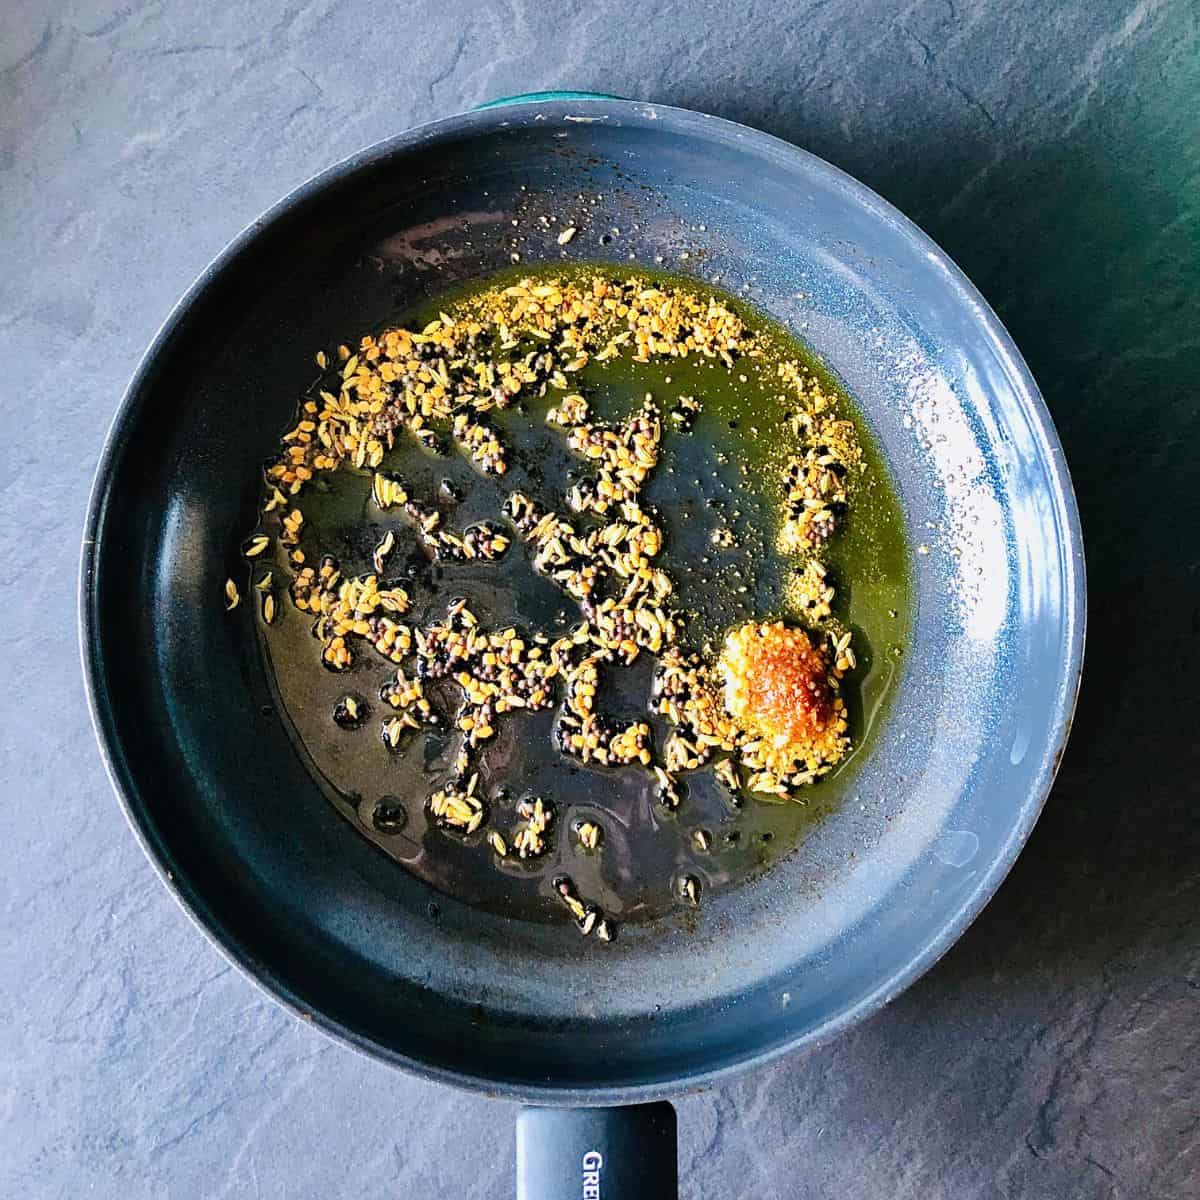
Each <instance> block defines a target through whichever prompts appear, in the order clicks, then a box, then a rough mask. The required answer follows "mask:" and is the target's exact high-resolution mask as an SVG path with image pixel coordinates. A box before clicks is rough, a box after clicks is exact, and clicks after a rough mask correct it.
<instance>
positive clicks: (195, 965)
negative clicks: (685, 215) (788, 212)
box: [0, 0, 1200, 1200]
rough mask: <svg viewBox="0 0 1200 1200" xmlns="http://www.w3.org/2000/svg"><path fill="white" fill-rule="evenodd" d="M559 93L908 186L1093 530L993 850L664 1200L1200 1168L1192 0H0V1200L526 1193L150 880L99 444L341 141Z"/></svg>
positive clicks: (1140, 1175)
mask: <svg viewBox="0 0 1200 1200" xmlns="http://www.w3.org/2000/svg"><path fill="white" fill-rule="evenodd" d="M534 87H537V88H577V89H591V90H597V91H605V92H611V93H615V94H618V95H624V96H632V97H638V98H644V99H651V100H655V101H658V102H660V103H675V104H681V105H685V106H689V107H694V108H700V109H706V110H709V111H712V112H716V113H719V114H721V115H723V116H728V117H732V118H734V119H737V120H741V121H745V122H747V123H749V124H753V125H757V126H760V127H762V128H764V129H767V130H769V131H771V132H773V133H776V134H779V135H781V136H783V137H786V138H788V139H790V140H792V141H794V142H796V143H797V144H799V145H801V146H804V147H805V148H807V149H809V150H812V151H814V152H815V153H817V154H820V155H822V156H824V157H826V158H828V159H829V160H830V161H832V162H834V163H836V164H837V165H839V166H841V167H843V168H845V169H846V170H848V171H850V172H851V173H852V174H854V175H856V176H858V177H859V178H860V179H862V180H863V181H864V182H866V183H868V184H870V185H871V186H872V187H874V188H876V189H877V190H878V191H880V192H881V193H882V194H883V195H884V196H886V197H887V198H888V199H890V200H891V201H893V202H894V203H895V204H897V205H898V206H899V207H900V208H901V209H903V210H904V211H905V212H906V213H907V214H908V215H910V216H911V217H912V218H913V219H914V220H916V221H917V222H918V223H919V224H920V225H922V226H923V227H924V228H925V229H926V230H927V231H928V232H929V233H930V234H931V235H932V236H933V237H934V238H935V239H936V240H937V241H938V242H940V243H941V245H942V246H943V247H944V248H945V249H946V250H947V251H948V252H949V253H950V254H951V256H952V257H954V258H955V259H956V260H957V261H958V262H959V263H960V264H961V265H962V267H963V268H964V269H965V270H966V272H967V274H968V275H969V276H970V277H971V278H972V279H973V280H974V281H975V282H976V284H978V286H979V287H980V288H981V289H982V291H983V292H984V294H985V295H986V296H987V297H988V298H989V300H990V301H991V303H992V304H993V305H994V307H995V308H996V309H997V311H998V312H999V313H1000V315H1001V317H1002V318H1003V320H1004V321H1005V322H1006V323H1007V324H1008V326H1009V328H1010V330H1011V331H1012V333H1013V335H1014V337H1015V339H1016V341H1017V343H1018V345H1019V346H1020V347H1021V348H1022V350H1023V352H1024V354H1025V356H1026V358H1027V359H1028V361H1029V363H1030V365H1031V367H1032V368H1033V371H1034V374H1035V375H1036V376H1037V378H1038V380H1039V382H1040V384H1041V387H1042V389H1043V391H1044V393H1045V395H1046V398H1047V400H1048V402H1049V404H1050V407H1051V409H1052V411H1053V414H1054V417H1055V420H1056V422H1057V423H1058V427H1059V430H1060V432H1061V434H1062V438H1063V441H1064V443H1065V447H1066V451H1067V456H1068V460H1069V462H1070V464H1071V467H1072V470H1073V473H1074V478H1075V484H1076V488H1077V490H1078V494H1079V500H1080V505H1081V509H1082V514H1083V523H1084V532H1085V537H1086V539H1087V549H1088V570H1089V588H1090V594H1091V614H1090V630H1089V643H1088V661H1087V666H1086V670H1085V681H1084V688H1083V694H1082V698H1081V702H1080V707H1079V714H1078V719H1077V723H1076V729H1075V734H1074V736H1073V738H1072V741H1071V744H1070V747H1069V750H1068V753H1067V756H1066V760H1065V763H1064V765H1063V769H1062V773H1061V776H1060V778H1059V782H1058V784H1057V786H1056V787H1055V789H1054V792H1053V795H1052V796H1051V798H1050V801H1049V803H1048V806H1047V808H1046V811H1045V815H1044V816H1043V817H1042V819H1041V822H1040V824H1039V825H1038V827H1037V829H1036V831H1035V832H1034V835H1033V838H1032V840H1031V842H1030V844H1029V846H1028V848H1027V849H1026V851H1025V853H1024V854H1023V855H1022V857H1021V859H1020V861H1019V862H1018V864H1017V866H1016V868H1015V869H1014V871H1013V873H1012V875H1011V876H1010V877H1009V879H1008V881H1007V882H1006V883H1005V885H1004V886H1003V888H1002V889H1001V891H1000V893H999V895H998V896H997V897H996V899H995V900H994V901H993V902H992V904H991V905H990V906H989V908H988V909H987V910H986V911H985V912H984V914H983V916H982V917H981V918H980V919H979V920H978V921H977V922H976V924H975V925H974V926H973V927H972V929H971V930H970V931H969V932H968V933H967V935H966V936H965V937H964V938H963V940H962V941H961V943H960V944H959V945H958V946H957V947H956V948H955V949H954V950H953V951H952V952H951V953H950V954H949V955H948V956H947V957H946V958H945V959H944V960H943V961H942V962H941V963H940V964H939V965H938V966H937V967H936V968H935V969H934V970H933V971H932V972H931V973H930V974H929V975H928V976H926V977H925V978H924V979H923V980H921V981H920V982H919V983H918V984H916V985H915V986H914V987H913V988H912V989H911V990H910V991H909V992H907V993H906V994H905V995H904V996H903V997H901V998H900V999H899V1000H897V1001H896V1002H895V1003H893V1004H892V1005H891V1006H890V1007H888V1008H887V1009H885V1010H884V1011H883V1012H882V1013H880V1014H879V1015H878V1016H876V1017H875V1018H874V1019H872V1020H871V1021H869V1022H868V1023H867V1024H865V1025H863V1026H862V1027H860V1028H858V1029H857V1030H855V1031H853V1032H851V1033H850V1034H848V1035H846V1036H844V1037H842V1038H841V1039H840V1040H839V1041H837V1042H835V1043H834V1044H832V1045H829V1046H826V1047H823V1048H820V1049H817V1050H815V1051H812V1052H811V1053H807V1054H804V1055H797V1056H794V1057H792V1058H789V1059H787V1060H786V1061H784V1062H782V1063H780V1064H778V1065H775V1066H773V1067H771V1068H769V1069H766V1070H762V1071H759V1072H756V1073H753V1074H749V1075H746V1076H743V1077H742V1078H740V1079H739V1080H738V1081H737V1082H735V1083H733V1084H730V1085H728V1086H724V1087H721V1088H717V1089H714V1090H712V1091H708V1092H705V1093H703V1094H700V1095H696V1096H690V1097H687V1098H684V1099H682V1100H680V1101H679V1104H678V1109H679V1117H680V1127H681V1139H682V1145H681V1168H682V1173H683V1177H684V1180H685V1184H684V1194H685V1195H686V1196H690V1197H721V1198H723V1200H725V1198H734V1197H756V1198H757V1197H768V1196H774V1195H780V1196H788V1195H806V1196H838V1197H849V1198H858V1197H863V1198H875V1197H880V1196H887V1197H890V1198H895V1200H902V1198H907V1197H913V1198H917V1197H919V1198H921V1200H950V1198H951V1197H954V1198H958V1197H964V1196H965V1197H997V1198H999V1197H1014V1198H1017V1197H1070V1198H1072V1200H1074V1198H1079V1197H1082V1198H1090V1197H1121V1198H1123V1200H1125V1198H1131V1197H1147V1198H1150V1197H1153V1198H1155V1200H1173V1198H1179V1200H1183V1198H1185V1197H1194V1196H1196V1195H1197V1194H1200V1081H1198V1074H1197V1063H1200V920H1198V918H1200V811H1198V804H1197V801H1198V800H1200V786H1198V783H1197V779H1198V778H1200V771H1198V769H1197V768H1198V766H1200V762H1198V759H1200V753H1198V751H1197V746H1198V745H1200V736H1198V734H1197V730H1198V728H1200V712H1198V711H1197V709H1198V705H1197V695H1198V693H1200V688H1198V685H1197V677H1198V674H1200V662H1198V661H1197V660H1198V648H1200V576H1198V573H1197V566H1198V564H1200V532H1198V531H1200V502H1198V500H1197V496H1198V494H1200V489H1198V488H1197V486H1196V485H1197V481H1198V476H1200V470H1198V465H1200V453H1198V451H1197V444H1198V440H1200V401H1198V398H1197V397H1198V390H1197V387H1196V383H1195V373H1196V359H1195V358H1194V357H1193V356H1194V355H1196V354H1197V352H1198V351H1200V311H1198V307H1200V305H1198V300H1197V295H1198V292H1200V99H1198V98H1200V8H1197V6H1196V5H1195V3H1194V2H1192V0H1138V2H1136V3H1132V2H1122V3H1115V2H1110V0H1076V2H1074V3H1046V2H1045V0H1011V2H1009V3H1006V4H1002V5H1000V4H993V3H988V2H987V0H913V2H912V3H908V4H905V5H900V4H898V3H894V2H893V0H884V2H881V3H876V4H862V3H857V2H855V0H824V2H812V3H799V4H794V5H784V4H768V3H755V2H754V0H726V2H725V3H720V4H718V3H714V2H713V0H700V2H697V3H693V4H691V5H683V4H667V3H653V2H644V3H639V4H633V3H631V2H630V0H617V2H615V3H593V4H583V3H577V2H574V0H562V2H560V3H556V4H553V5H550V4H539V3H536V2H535V0H512V2H511V3H501V4H479V5H474V4H471V5H451V4H434V3H429V2H427V0H418V2H417V3H414V4H410V5H406V6H396V7H390V6H382V5H370V4H366V3H363V2H361V0H338V2H337V3H334V0H262V2H261V3H258V4H255V5H248V4H240V5H235V4H228V3H217V4H213V5H206V4H183V3H180V2H178V0H173V2H166V3H164V2H161V0H62V2H61V3H50V0H10V3H8V4H5V5H3V6H0V361H2V362H3V363H4V366H5V371H4V381H5V385H6V386H5V387H4V398H3V403H2V404H0V453H2V455H3V466H2V468H0V489H2V490H0V497H2V499H0V562H3V564H4V570H3V572H2V573H0V580H2V581H3V582H0V595H2V607H0V613H2V614H3V617H2V624H0V647H2V650H0V663H2V664H3V676H4V687H3V689H2V690H0V693H2V694H0V705H2V706H3V710H2V712H0V717H2V721H0V729H2V730H3V733H2V734H0V755H2V760H0V778H2V779H3V780H4V799H5V803H4V804H3V805H2V806H0V879H2V883H0V1017H2V1019H0V1130H2V1134H0V1146H2V1151H3V1152H2V1153H0V1195H3V1196H6V1197H8V1196H11V1197H18V1196H21V1197H39V1198H40V1197H60V1196H61V1197H76V1196H79V1195H96V1196H103V1197H108V1196H113V1197H120V1198H121V1200H140V1198H142V1197H165V1196H170V1197H176V1196H181V1197H192V1196H195V1197H204V1198H206V1200H207V1198H210V1197H211V1198H216V1197H237V1198H238V1200H243V1198H247V1197H260V1196H261V1197H277V1196H278V1197H289V1198H292V1197H297V1198H306V1197H314V1198H317V1197H320V1198H328V1197H335V1196H350V1195H353V1196H355V1197H358V1198H361V1200H369V1198H372V1197H385V1196H386V1197H393V1196H413V1197H425V1196H429V1197H434V1196H441V1195H446V1196H454V1197H464V1198H466V1197H504V1196H507V1195H509V1194H511V1186H512V1185H511V1179H512V1170H513V1116H514V1109H513V1107H512V1106H511V1105H508V1104H503V1103H498V1102H489V1101H486V1100H483V1099H475V1098H473V1097H470V1096H466V1095H462V1094H459V1093H457V1092H452V1091H450V1090H448V1089H445V1088H441V1087H436V1086H432V1085H429V1084H426V1083H423V1082H419V1081H417V1080H413V1079H409V1078H407V1077H405V1076H403V1075H401V1074H398V1073H395V1072H393V1071H391V1070H388V1069H387V1068H384V1067H382V1066H379V1065H377V1064H375V1063H373V1062H370V1061H368V1060H366V1059H364V1058H362V1057H360V1056H358V1055H356V1054H354V1053H352V1052H350V1051H348V1050H345V1049H343V1048H341V1047H339V1046H336V1045H334V1044H333V1043H331V1042H329V1041H328V1040H326V1039H325V1038H323V1037H322V1036H321V1035H319V1034H318V1033H316V1032H314V1031H313V1030H311V1029H309V1028H306V1027H305V1026H303V1025H302V1024H301V1023H299V1022H297V1021H295V1020H294V1019H293V1018H291V1017H290V1016H287V1015H286V1014H284V1013H283V1012H282V1011H280V1010H279V1009H278V1008H276V1007H275V1006H274V1005H273V1004H272V1003H270V1002H269V1001H268V1000H266V999H265V998H264V997H263V996H262V995H261V994H260V993H259V992H258V991H257V990H256V989H255V988H254V987H253V986H252V985H251V984H250V983H249V982H248V981H247V980H245V979H244V978H243V977H241V976H240V975H239V974H238V973H237V972H235V971H234V970H232V969H231V968H230V967H228V966H227V965H226V964H225V963H224V961H223V960H222V959H221V958H220V956H219V955H218V954H217V952H216V951H215V950H213V949H212V948H211V947H210V946H209V945H208V944H207V943H206V942H205V941H204V939H203V938H202V937H201V936H200V935H199V934H198V933H196V932H195V930H194V929H193V928H192V927H191V925H190V923H189V922H188V920H187V919H186V918H185V916H184V915H183V914H182V913H181V912H180V911H179V910H178V909H177V908H176V906H175V904H174V903H173V902H172V901H171V900H170V899H169V897H168V895H167V893H166V892H165V891H164V889H163V888H162V887H161V886H160V885H159V883H158V882H157V880H156V879H155V878H154V876H153V873H152V871H151V869H150V867H149V865H148V864H147V863H146V862H145V861H144V859H143V857H142V855H141V852H140V850H139V849H138V848H137V845H136V844H135V842H134V839H133V838H132V836H131V835H130V833H129V831H128V830H127V828H126V826H125V822H124V819H123V818H122V816H121V814H120V811H119V809H118V806H117V803H116V801H115V799H114V798H113V796H112V795H111V793H110V790H109V786H108V783H107V780H106V778H105V775H104V771H103V769H102V767H101V764H100V759H99V756H98V753H97V751H96V749H95V747H94V744H93V737H92V732H91V729H90V726H89V722H88V718H87V713H86V709H85V704H84V697H83V691H82V685H81V682H80V675H79V666H78V655H77V650H76V637H75V612H74V607H75V577H76V563H77V555H78V545H79V536H80V530H81V527H82V520H83V510H84V505H85V501H86V496H87V491H88V486H89V482H90V478H91V473H92V469H93V467H94V464H95V460H96V457H97V455H98V452H99V448H100V444H101V440H102V438H103V435H104V432H105V430H106V428H107V425H108V423H109V420H110V419H111V417H112V414H113V411H114V408H115V406H116V404H117V402H118V399H119V397H120V395H121V392H122V390H123V388H124V386H125V384H126V382H127V380H128V378H129V376H130V374H131V372H132V370H133V367H134V365H135V363H136V361H137V359H138V357H139V355H140V353H141V351H142V350H143V348H144V347H145V346H146V344H147V343H148V342H149V340H150V338H151V336H152V335H153V333H154V331H155V329H156V328H157V326H158V325H159V323H160V321H161V320H162V319H163V317H164V316H165V314H166V313H167V312H168V310H169V309H170V307H171V306H172V305H173V303H174V302H175V300H176V299H177V298H178V296H179V295H180V294H181V292H182V291H183V290H184V289H185V288H186V287H187V285H188V284H189V283H190V282H191V281H192V280H193V278H194V277H195V276H196V275H197V274H198V273H199V271H200V270H201V269H202V268H203V267H204V265H205V264H206V263H207V262H208V261H209V259H210V258H211V257H212V256H213V255H214V254H215V253H216V252H217V251H218V250H219V249H220V248H221V247H222V246H223V245H224V244H225V242H226V241H227V240H228V239H229V238H230V237H231V236H232V235H233V234H234V233H236V232H237V231H238V230H239V229H240V228H242V227H243V226H244V225H246V224H247V223H248V222H249V221H251V220H252V219H253V218H254V217H255V216H257V215H258V213H259V212H260V211H261V210H263V209H264V208H266V207H267V206H268V205H269V204H271V203H272V202H273V201H275V200H276V199H277V198H278V197H280V196H281V195H282V194H284V193H285V192H286V191H288V190H289V189H290V188H292V187H293V186H294V185H296V184H297V183H299V182H300V181H302V180H303V179H305V178H306V177H307V176H309V175H310V174H312V173H314V172H315V171H317V170H319V169H320V168H322V167H324V166H326V165H327V164H328V163H330V162H332V161H333V160H335V159H338V158H341V157H343V156H345V155H346V154H348V153H350V152H352V151H354V150H356V149H358V148H360V147H362V146H364V145H366V144H368V143H370V142H373V141H376V140H378V139H380V138H382V137H384V136H386V135H388V134H391V133H394V132H396V131H398V130H400V129H403V128H405V127H407V126H409V125H412V124H415V123H417V122H420V121H424V120H427V119H430V118H432V117H435V116H439V115H442V114H445V113H448V112H452V111H456V110H460V109H463V108H467V107H470V106H472V105H475V104H477V103H480V102H482V101H484V100H487V99H490V98H494V97H496V96H500V95H506V94H512V93H515V92H522V91H528V90H531V89H532V88H534Z"/></svg>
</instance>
